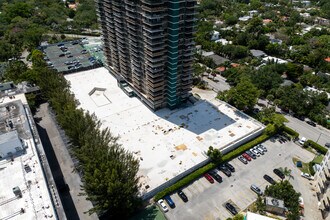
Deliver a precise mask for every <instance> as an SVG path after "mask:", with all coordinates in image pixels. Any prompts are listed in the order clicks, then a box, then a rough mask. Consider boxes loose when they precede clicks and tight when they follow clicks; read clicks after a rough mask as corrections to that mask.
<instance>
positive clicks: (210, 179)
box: [204, 173, 214, 183]
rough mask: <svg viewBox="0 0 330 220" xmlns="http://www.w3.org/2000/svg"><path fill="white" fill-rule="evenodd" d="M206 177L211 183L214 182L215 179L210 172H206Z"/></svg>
mask: <svg viewBox="0 0 330 220" xmlns="http://www.w3.org/2000/svg"><path fill="white" fill-rule="evenodd" d="M204 177H205V178H206V179H207V180H208V181H209V182H210V183H214V179H213V178H212V176H211V175H210V174H208V173H205V174H204Z"/></svg>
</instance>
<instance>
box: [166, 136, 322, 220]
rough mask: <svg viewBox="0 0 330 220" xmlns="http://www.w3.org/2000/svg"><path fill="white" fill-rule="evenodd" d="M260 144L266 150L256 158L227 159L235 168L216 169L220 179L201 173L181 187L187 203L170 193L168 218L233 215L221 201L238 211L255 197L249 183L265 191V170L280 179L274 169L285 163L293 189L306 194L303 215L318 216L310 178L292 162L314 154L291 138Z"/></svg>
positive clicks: (315, 217)
mask: <svg viewBox="0 0 330 220" xmlns="http://www.w3.org/2000/svg"><path fill="white" fill-rule="evenodd" d="M263 145H264V146H266V148H267V150H268V151H267V152H266V153H265V155H262V156H260V157H257V159H256V160H252V161H251V162H249V163H248V164H246V165H245V164H243V163H242V162H241V161H239V160H238V159H237V158H236V159H233V160H232V161H231V162H230V163H231V164H232V165H233V166H234V167H235V169H236V172H234V173H232V176H231V177H227V176H225V175H224V174H223V173H222V172H220V171H217V172H218V173H219V174H220V175H221V177H222V179H223V182H222V183H220V184H219V183H218V182H214V183H213V184H211V183H209V182H208V181H207V180H206V179H205V178H204V177H201V178H199V179H198V180H196V181H194V182H193V183H191V184H190V185H188V186H187V187H185V188H183V189H182V190H183V192H184V193H185V194H186V195H187V197H188V199H189V201H188V202H187V203H184V202H183V201H182V200H181V199H180V198H179V196H178V195H177V194H176V193H175V194H173V195H171V198H172V199H173V201H174V202H175V204H176V208H174V209H170V210H169V211H168V212H167V213H166V217H167V218H168V219H171V220H172V219H178V220H179V219H180V220H182V219H227V218H229V217H232V215H231V214H230V213H229V211H228V210H227V209H226V208H225V207H224V206H223V205H224V203H226V202H227V201H230V202H231V203H232V204H233V205H234V206H235V207H236V208H238V209H237V211H241V210H244V209H246V208H247V207H248V206H249V205H250V204H251V203H252V202H254V201H255V200H256V199H257V195H256V193H254V192H253V191H252V190H251V189H250V186H251V184H255V185H257V186H258V187H259V188H260V189H261V190H262V191H264V189H265V187H266V185H268V184H269V183H268V182H267V181H266V180H264V178H263V175H264V174H268V175H269V176H271V177H272V178H273V179H274V180H275V181H279V180H280V178H279V177H278V176H277V175H275V174H274V173H273V169H274V168H279V167H283V168H284V167H288V168H289V169H291V170H292V176H293V178H291V179H290V182H291V184H292V185H293V186H294V187H295V189H296V191H298V192H301V194H302V197H303V198H308V199H305V219H321V216H320V213H319V212H318V210H317V199H316V197H315V195H314V192H313V191H312V188H313V187H312V185H311V182H309V181H308V180H306V179H304V178H302V177H301V176H300V171H299V170H298V169H297V168H296V167H295V165H294V164H293V162H292V157H297V158H300V160H302V161H304V162H308V161H311V160H312V159H313V158H314V156H315V155H314V154H312V153H310V152H309V151H306V150H304V149H302V148H301V147H299V146H297V145H296V144H295V143H293V142H285V143H283V144H281V143H279V142H278V141H276V140H274V139H272V140H268V141H267V142H265V143H263ZM286 178H287V177H286Z"/></svg>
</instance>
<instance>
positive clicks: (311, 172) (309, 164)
mask: <svg viewBox="0 0 330 220" xmlns="http://www.w3.org/2000/svg"><path fill="white" fill-rule="evenodd" d="M314 165H315V163H314V162H313V161H311V162H309V163H308V167H309V173H310V174H311V175H312V176H314V175H315V171H314V169H313V166H314Z"/></svg>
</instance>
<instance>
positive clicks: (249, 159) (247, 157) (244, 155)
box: [242, 153, 252, 161]
mask: <svg viewBox="0 0 330 220" xmlns="http://www.w3.org/2000/svg"><path fill="white" fill-rule="evenodd" d="M242 156H243V157H244V158H245V159H247V160H248V161H251V160H252V158H251V157H250V156H249V155H248V154H246V153H243V154H242Z"/></svg>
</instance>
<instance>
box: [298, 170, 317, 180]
mask: <svg viewBox="0 0 330 220" xmlns="http://www.w3.org/2000/svg"><path fill="white" fill-rule="evenodd" d="M301 176H302V177H304V178H306V179H308V180H314V177H313V176H311V175H310V174H308V173H304V172H301Z"/></svg>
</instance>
